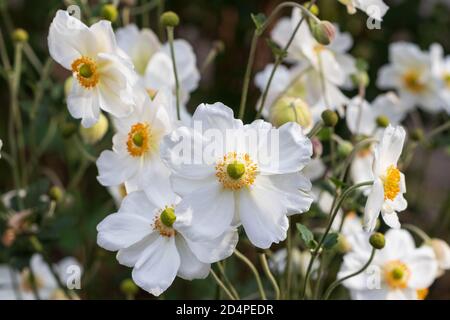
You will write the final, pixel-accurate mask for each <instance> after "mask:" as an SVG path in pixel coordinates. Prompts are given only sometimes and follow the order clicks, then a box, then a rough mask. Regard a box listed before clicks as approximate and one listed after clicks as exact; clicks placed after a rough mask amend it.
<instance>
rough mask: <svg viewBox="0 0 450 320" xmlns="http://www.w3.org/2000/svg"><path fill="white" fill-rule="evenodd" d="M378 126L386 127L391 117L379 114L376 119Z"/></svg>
mask: <svg viewBox="0 0 450 320" xmlns="http://www.w3.org/2000/svg"><path fill="white" fill-rule="evenodd" d="M376 122H377V126H379V127H380V128H386V127H387V126H388V125H389V118H388V117H386V116H383V115H382V116H378V117H377V119H376Z"/></svg>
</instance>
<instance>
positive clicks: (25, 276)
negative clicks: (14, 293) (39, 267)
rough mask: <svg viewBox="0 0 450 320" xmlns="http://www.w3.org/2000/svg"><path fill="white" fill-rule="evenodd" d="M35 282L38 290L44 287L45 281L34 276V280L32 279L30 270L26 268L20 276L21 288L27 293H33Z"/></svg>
mask: <svg viewBox="0 0 450 320" xmlns="http://www.w3.org/2000/svg"><path fill="white" fill-rule="evenodd" d="M33 280H34V285H35V286H36V289H38V290H39V289H42V288H43V287H44V281H43V280H42V279H41V278H40V277H38V276H36V274H35V275H34V279H33V278H32V277H31V272H30V269H28V268H26V269H24V270H23V271H22V273H21V274H20V288H21V289H22V290H23V291H25V292H32V291H33Z"/></svg>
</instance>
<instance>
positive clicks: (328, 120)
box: [321, 109, 339, 127]
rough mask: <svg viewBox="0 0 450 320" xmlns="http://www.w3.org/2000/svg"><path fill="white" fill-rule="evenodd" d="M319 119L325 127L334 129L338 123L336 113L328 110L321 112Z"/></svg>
mask: <svg viewBox="0 0 450 320" xmlns="http://www.w3.org/2000/svg"><path fill="white" fill-rule="evenodd" d="M321 117H322V120H323V123H324V124H325V125H326V126H327V127H335V126H336V125H337V123H338V121H339V117H338V115H337V113H336V112H334V111H333V110H329V109H328V110H325V111H324V112H322V116H321Z"/></svg>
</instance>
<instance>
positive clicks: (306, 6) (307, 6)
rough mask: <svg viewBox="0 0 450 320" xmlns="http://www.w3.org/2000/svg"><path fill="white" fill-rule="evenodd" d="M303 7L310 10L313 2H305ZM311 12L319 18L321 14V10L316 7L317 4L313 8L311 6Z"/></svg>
mask: <svg viewBox="0 0 450 320" xmlns="http://www.w3.org/2000/svg"><path fill="white" fill-rule="evenodd" d="M303 6H304V7H305V8H307V9H308V8H309V7H310V6H311V2H310V1H308V2H305V3H304V4H303ZM309 12H311V13H312V14H313V15H315V16H318V15H319V13H320V10H319V7H318V6H317V5H316V4H313V5H312V6H311V8H309Z"/></svg>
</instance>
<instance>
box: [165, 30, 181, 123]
mask: <svg viewBox="0 0 450 320" xmlns="http://www.w3.org/2000/svg"><path fill="white" fill-rule="evenodd" d="M167 38H168V41H169V46H170V57H171V58H172V66H173V73H174V77H175V97H176V100H177V118H178V120H181V114H180V83H179V82H178V72H177V63H176V59H175V50H174V47H173V40H174V39H173V38H174V35H173V27H167Z"/></svg>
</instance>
